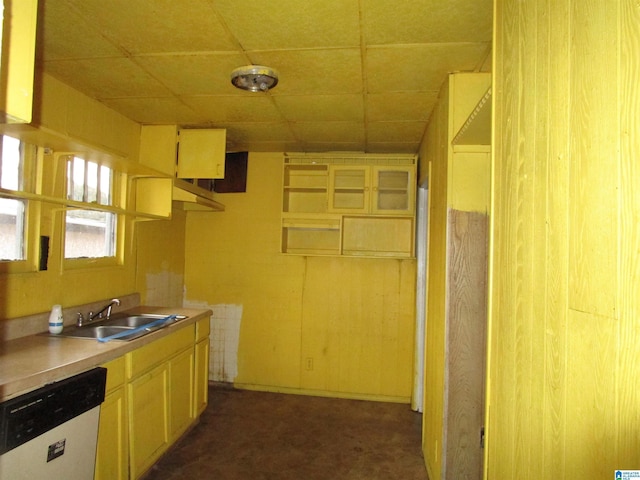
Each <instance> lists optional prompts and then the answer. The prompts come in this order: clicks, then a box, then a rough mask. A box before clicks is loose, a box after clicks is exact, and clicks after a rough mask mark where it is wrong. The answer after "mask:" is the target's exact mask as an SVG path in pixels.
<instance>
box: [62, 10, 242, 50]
mask: <svg viewBox="0 0 640 480" xmlns="http://www.w3.org/2000/svg"><path fill="white" fill-rule="evenodd" d="M68 1H69V3H70V4H72V5H73V8H74V9H75V10H76V11H77V12H79V13H80V14H81V15H82V16H83V17H84V18H85V19H87V20H88V21H90V22H91V23H92V24H94V25H95V27H96V28H98V29H100V30H101V31H102V32H103V34H104V35H105V37H107V38H109V39H111V40H112V41H113V42H114V43H115V44H116V45H118V46H120V47H122V48H123V49H125V50H126V51H127V52H129V53H130V54H133V55H136V54H143V53H159V52H188V51H196V52H198V51H200V52H204V51H208V52H211V51H229V50H238V48H239V46H238V45H237V43H236V42H234V41H233V39H232V37H230V35H229V34H228V32H227V31H226V29H225V28H224V26H223V25H222V24H221V23H220V22H219V21H218V17H217V15H216V14H215V11H214V10H213V9H212V7H211V4H210V2H209V1H208V0H188V1H179V2H177V1H175V0H153V1H149V0H109V1H87V0H68ZM141 31H142V32H144V34H141Z"/></svg>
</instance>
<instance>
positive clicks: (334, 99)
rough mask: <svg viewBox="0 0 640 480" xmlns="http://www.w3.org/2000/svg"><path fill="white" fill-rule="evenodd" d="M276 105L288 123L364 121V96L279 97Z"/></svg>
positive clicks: (276, 99)
mask: <svg viewBox="0 0 640 480" xmlns="http://www.w3.org/2000/svg"><path fill="white" fill-rule="evenodd" d="M273 99H274V101H275V103H276V105H277V106H278V108H279V109H280V111H281V112H282V114H283V115H284V117H285V118H286V119H287V121H290V122H292V121H302V122H310V121H321V120H327V121H362V120H363V119H364V106H363V99H362V95H359V94H352V95H291V96H288V95H277V96H274V97H273Z"/></svg>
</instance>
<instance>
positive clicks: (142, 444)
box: [128, 364, 169, 478]
mask: <svg viewBox="0 0 640 480" xmlns="http://www.w3.org/2000/svg"><path fill="white" fill-rule="evenodd" d="M128 387H129V388H128V401H129V414H130V418H129V439H130V441H131V444H130V445H129V461H130V468H131V478H138V477H139V476H140V475H142V474H143V473H144V472H145V471H147V469H148V468H149V467H151V465H153V464H154V462H155V461H156V460H157V459H158V458H159V457H160V455H162V453H163V452H164V451H165V450H166V449H167V447H168V446H169V416H168V413H169V396H168V389H169V369H168V368H167V365H166V364H163V365H160V366H158V367H156V368H154V369H153V370H151V371H150V372H148V373H145V374H144V375H142V376H140V377H139V378H136V379H135V380H133V381H131V382H130V383H129V386H128Z"/></svg>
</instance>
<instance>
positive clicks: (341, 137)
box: [291, 122, 364, 143]
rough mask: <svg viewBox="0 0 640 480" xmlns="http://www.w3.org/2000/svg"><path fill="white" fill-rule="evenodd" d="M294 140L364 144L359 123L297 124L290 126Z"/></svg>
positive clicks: (361, 127)
mask: <svg viewBox="0 0 640 480" xmlns="http://www.w3.org/2000/svg"><path fill="white" fill-rule="evenodd" d="M291 128H292V130H293V131H294V133H295V135H296V138H298V139H299V140H301V141H303V142H305V143H311V142H339V143H347V142H354V141H355V142H356V143H359V142H364V124H363V123H361V122H299V123H293V124H291Z"/></svg>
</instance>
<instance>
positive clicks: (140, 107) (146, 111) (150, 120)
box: [102, 97, 208, 125]
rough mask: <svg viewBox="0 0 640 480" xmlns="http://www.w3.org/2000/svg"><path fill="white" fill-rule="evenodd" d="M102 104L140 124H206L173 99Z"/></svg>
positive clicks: (134, 100) (135, 100) (158, 98)
mask: <svg viewBox="0 0 640 480" xmlns="http://www.w3.org/2000/svg"><path fill="white" fill-rule="evenodd" d="M102 103H104V104H105V105H107V106H109V107H111V108H113V109H114V110H116V111H118V112H120V113H122V114H123V115H125V116H126V117H129V118H130V119H132V120H134V121H136V122H138V123H142V124H180V125H181V124H191V123H195V122H206V121H207V120H208V119H207V118H206V117H198V116H197V114H196V113H195V112H194V111H193V110H191V109H190V108H189V107H187V106H186V105H185V104H184V103H182V102H181V101H180V100H179V99H177V98H175V97H132V98H108V99H105V100H102Z"/></svg>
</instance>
